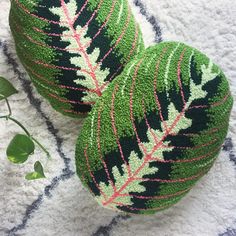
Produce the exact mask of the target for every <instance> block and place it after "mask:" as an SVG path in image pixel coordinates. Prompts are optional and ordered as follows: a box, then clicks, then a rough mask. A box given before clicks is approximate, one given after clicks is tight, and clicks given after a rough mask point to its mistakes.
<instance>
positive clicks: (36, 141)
mask: <svg viewBox="0 0 236 236" xmlns="http://www.w3.org/2000/svg"><path fill="white" fill-rule="evenodd" d="M3 98H4V99H5V101H6V104H7V108H8V111H9V114H8V115H5V116H0V119H6V120H11V121H13V122H14V123H15V124H17V125H18V126H19V127H21V128H22V129H23V130H24V132H25V133H26V134H27V136H29V138H31V139H32V140H33V141H34V142H35V143H36V144H37V145H38V146H39V147H40V148H41V149H42V150H43V151H44V152H45V153H46V155H47V157H48V158H49V159H51V155H50V153H49V152H48V151H47V149H46V148H45V147H44V146H43V145H42V144H41V143H40V142H39V141H38V140H37V139H36V138H34V137H33V136H32V135H31V134H30V132H29V131H28V130H27V129H26V128H25V126H24V125H22V124H21V123H20V122H19V121H18V120H16V119H15V118H13V117H11V115H12V111H11V107H10V104H9V101H8V99H7V98H6V97H4V96H3Z"/></svg>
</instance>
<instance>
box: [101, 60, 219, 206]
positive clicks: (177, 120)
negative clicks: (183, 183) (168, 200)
mask: <svg viewBox="0 0 236 236" xmlns="http://www.w3.org/2000/svg"><path fill="white" fill-rule="evenodd" d="M212 69H213V63H212V62H211V61H210V62H209V65H208V67H206V66H205V65H202V67H201V70H202V79H201V83H200V84H199V85H196V84H195V83H194V81H193V80H192V79H190V90H191V95H190V97H189V99H188V101H186V106H185V108H184V112H182V111H178V110H177V109H176V107H175V104H174V103H172V102H171V103H170V104H169V106H168V119H167V120H163V122H161V129H160V130H155V129H152V128H149V129H148V130H147V134H146V135H147V137H148V140H149V141H148V142H146V143H140V144H139V149H140V150H141V152H142V158H141V159H140V158H139V157H138V154H137V153H136V152H135V151H132V152H131V154H130V156H129V161H128V166H126V165H125V164H123V165H122V170H123V172H124V173H121V172H120V171H119V169H118V168H117V167H116V166H115V167H113V168H112V173H113V176H114V179H115V183H114V186H113V185H112V183H111V182H110V183H109V184H108V185H107V184H106V183H104V182H101V183H100V184H99V188H100V190H101V192H102V193H103V194H101V195H100V196H97V197H96V199H97V200H98V202H100V203H101V204H102V205H103V206H108V205H109V207H111V208H117V209H119V208H118V207H121V206H130V205H132V204H133V202H132V195H131V194H130V193H131V192H135V193H142V192H145V191H146V189H145V187H144V186H143V185H142V182H143V180H144V179H145V176H147V175H150V174H155V173H156V172H157V171H158V168H156V167H151V166H150V164H151V163H152V162H156V161H157V160H159V161H160V160H164V153H165V152H170V151H172V150H173V149H174V147H171V146H170V147H169V144H170V142H169V141H166V140H165V139H166V137H167V136H168V135H170V134H178V133H179V132H180V131H181V130H185V129H187V128H189V127H191V125H192V120H191V119H189V118H187V117H185V111H186V110H187V109H188V108H189V106H190V105H191V103H192V102H193V101H195V100H197V99H200V98H204V97H206V96H207V94H208V93H207V92H206V91H204V90H203V86H204V85H205V84H206V83H207V82H209V81H211V80H213V79H214V78H215V77H216V76H217V74H216V73H213V72H212ZM128 168H130V172H131V173H129V171H128V170H129V169H128Z"/></svg>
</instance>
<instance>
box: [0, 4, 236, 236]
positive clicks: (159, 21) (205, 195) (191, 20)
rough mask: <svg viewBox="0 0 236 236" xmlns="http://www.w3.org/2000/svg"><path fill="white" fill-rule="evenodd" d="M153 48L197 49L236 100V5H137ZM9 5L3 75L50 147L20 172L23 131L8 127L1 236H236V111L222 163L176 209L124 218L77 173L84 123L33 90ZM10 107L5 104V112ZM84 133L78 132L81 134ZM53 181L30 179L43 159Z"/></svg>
mask: <svg viewBox="0 0 236 236" xmlns="http://www.w3.org/2000/svg"><path fill="white" fill-rule="evenodd" d="M130 3H131V5H132V9H133V12H134V14H135V15H136V18H137V20H138V21H139V22H140V24H141V28H142V31H143V35H144V38H145V43H146V45H147V46H148V45H151V44H153V43H158V42H160V41H167V40H178V41H183V42H185V43H187V44H190V45H191V46H194V47H197V48H198V49H200V50H202V51H203V52H204V53H206V54H208V55H209V56H210V57H211V58H212V59H213V60H214V61H215V62H216V63H217V64H219V65H220V66H221V68H222V69H223V70H224V72H225V74H226V75H227V76H228V78H229V80H230V84H231V90H232V94H233V96H234V97H236V64H235V61H236V4H235V2H234V0H217V1H216V0H209V1H205V0H198V1H195V0H178V1H177V0H169V1H166V0H130ZM9 7H10V1H9V0H1V5H0V75H2V76H4V77H6V78H9V79H10V80H11V82H12V83H13V84H14V85H15V87H16V88H17V89H18V90H19V91H20V92H19V93H18V94H17V95H16V96H13V97H11V99H10V102H11V104H12V108H13V112H14V116H15V117H17V118H18V119H19V120H21V121H22V122H23V123H24V124H25V125H27V127H28V128H29V130H30V131H31V132H32V133H33V135H34V136H35V137H37V138H38V139H39V140H42V142H44V143H45V145H46V146H47V147H48V148H49V151H50V153H51V154H52V156H53V160H52V161H48V162H47V160H46V158H45V157H44V155H43V154H42V153H40V152H39V151H37V152H36V153H35V155H34V156H33V157H32V158H31V159H30V161H29V162H27V164H25V165H23V166H14V165H12V164H10V163H9V162H8V161H7V159H6V157H5V148H6V147H7V145H8V143H9V141H10V139H11V138H12V137H13V136H14V134H15V133H16V132H17V131H20V130H19V129H18V128H17V127H15V125H14V124H12V123H10V122H6V121H0V160H1V162H0V163H1V164H0V236H2V235H26V236H29V235H35V236H47V235H49V236H53V235H58V236H77V235H78V236H102V235H104V236H108V235H112V236H113V235H114V236H121V235H127V236H134V235H135V236H143V235H145V236H152V235H153V236H154V235H155V236H156V235H163V236H172V235H174V236H185V235H191V236H195V235H196V236H216V235H221V236H234V235H236V197H235V196H236V154H235V146H236V107H235V106H234V109H233V112H232V116H231V122H230V130H229V134H228V138H227V139H226V142H225V145H224V146H223V148H222V152H221V154H220V157H219V158H218V160H217V161H216V163H215V165H214V167H213V168H212V170H211V171H210V172H209V174H208V175H207V176H205V177H204V178H203V179H202V180H201V181H200V182H199V183H198V184H197V186H196V187H195V188H194V189H193V190H192V191H191V192H190V194H189V195H188V196H187V197H185V198H184V199H183V200H182V201H181V202H179V203H178V204H177V205H176V206H174V207H172V208H171V209H169V210H166V211H164V212H161V213H158V214H156V215H154V216H146V217H144V216H124V215H119V214H117V213H114V212H111V211H109V210H106V209H103V208H101V207H99V206H98V205H97V203H96V202H95V201H94V200H93V198H92V197H91V196H90V194H89V193H88V192H87V191H86V190H85V189H84V188H83V187H82V186H81V183H80V181H79V179H78V177H77V176H76V175H75V165H74V148H75V141H76V139H77V135H78V133H79V129H80V127H81V125H82V121H81V120H73V119H70V118H67V117H63V116H62V115H61V114H59V113H56V112H55V111H54V110H52V108H51V107H50V106H49V104H48V102H47V101H46V100H45V99H43V98H42V97H41V96H40V95H39V94H38V93H37V91H36V90H35V88H34V87H33V86H32V84H31V82H30V81H29V79H28V76H27V74H26V73H25V71H24V69H23V68H22V66H21V65H20V62H19V60H18V59H17V57H16V54H15V49H14V44H13V40H12V37H11V34H10V30H9V26H8V12H9ZM5 110H6V109H5V108H4V105H3V103H1V104H0V113H4V111H5ZM75 127H77V128H75ZM38 159H40V160H42V162H43V163H44V164H45V165H46V175H47V179H46V180H39V181H33V182H29V181H25V180H24V175H25V173H26V172H28V171H29V170H31V169H32V166H33V163H34V161H35V160H38Z"/></svg>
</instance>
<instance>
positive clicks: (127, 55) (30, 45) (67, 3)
mask: <svg viewBox="0 0 236 236" xmlns="http://www.w3.org/2000/svg"><path fill="white" fill-rule="evenodd" d="M9 24H10V28H11V32H12V34H13V37H14V40H15V44H16V49H17V54H18V56H19V58H20V60H21V62H22V64H23V66H24V67H25V69H26V71H27V72H28V74H29V76H30V78H31V79H32V81H33V83H34V85H35V86H36V88H37V90H38V91H39V92H40V94H41V95H43V96H44V97H45V98H46V99H48V100H49V102H50V103H51V105H52V107H53V108H54V109H56V110H57V111H59V112H61V113H62V114H64V115H68V116H72V117H76V118H78V117H83V116H84V115H87V114H88V113H89V112H90V111H91V109H92V106H93V105H94V104H95V102H97V100H98V97H100V96H101V95H102V93H103V91H104V90H106V89H107V86H108V84H109V83H110V82H111V81H112V80H114V78H116V76H118V75H119V74H120V73H121V72H122V70H123V69H124V68H125V66H126V64H127V63H128V62H129V61H130V60H132V59H133V58H134V57H136V55H137V54H139V53H141V52H143V51H144V49H145V48H144V42H143V38H142V33H141V30H140V28H139V25H138V24H137V22H136V21H135V19H134V16H133V14H132V11H131V8H130V6H129V3H128V0H114V1H113V0H101V1H100V0H92V1H88V0H60V1H48V0H34V1H29V0H20V1H19V0H12V1H11V11H10V15H9Z"/></svg>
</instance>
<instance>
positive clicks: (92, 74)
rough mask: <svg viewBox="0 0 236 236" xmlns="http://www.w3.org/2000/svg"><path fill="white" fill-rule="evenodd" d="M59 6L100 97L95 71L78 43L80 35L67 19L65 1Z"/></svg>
mask: <svg viewBox="0 0 236 236" xmlns="http://www.w3.org/2000/svg"><path fill="white" fill-rule="evenodd" d="M61 6H62V8H63V11H64V14H65V16H66V18H67V21H68V24H69V27H70V29H71V30H72V32H73V34H74V39H75V40H76V43H77V44H78V47H79V48H80V51H81V54H82V55H83V57H84V59H85V62H86V63H87V65H88V67H89V69H90V74H91V77H92V79H93V81H94V84H95V87H96V93H97V94H98V96H101V95H102V91H101V90H100V88H99V84H98V81H97V79H96V74H95V70H94V69H93V66H92V64H91V62H90V60H89V56H88V54H87V53H86V51H85V50H84V48H83V45H82V44H81V43H80V35H78V34H77V32H76V30H75V29H74V27H73V22H72V21H71V19H70V17H69V13H68V9H67V7H66V5H65V1H64V0H61Z"/></svg>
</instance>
